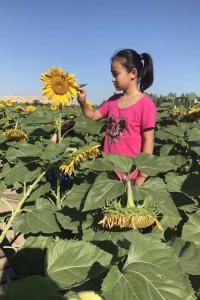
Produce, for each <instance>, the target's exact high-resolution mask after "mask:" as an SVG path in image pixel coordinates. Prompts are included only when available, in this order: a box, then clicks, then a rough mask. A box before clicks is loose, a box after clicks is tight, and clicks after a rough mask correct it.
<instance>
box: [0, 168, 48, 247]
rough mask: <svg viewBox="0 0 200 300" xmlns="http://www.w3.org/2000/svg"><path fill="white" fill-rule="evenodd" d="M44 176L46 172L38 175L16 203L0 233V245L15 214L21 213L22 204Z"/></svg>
mask: <svg viewBox="0 0 200 300" xmlns="http://www.w3.org/2000/svg"><path fill="white" fill-rule="evenodd" d="M45 174H46V172H42V173H41V174H40V176H39V177H38V178H37V179H36V180H35V181H34V182H33V184H31V185H30V186H29V188H28V190H27V192H26V193H25V194H24V196H23V197H22V199H21V200H20V201H19V202H18V205H17V207H16V209H15V211H14V212H13V213H12V215H11V217H10V219H9V221H8V223H7V224H6V226H5V228H4V230H3V231H2V233H1V235H0V244H1V243H2V241H3V240H4V238H5V236H6V233H7V231H8V230H9V229H10V227H11V226H12V222H13V220H14V219H15V217H16V216H17V214H18V213H19V212H20V211H21V207H22V205H23V204H24V202H25V201H26V199H27V198H28V197H29V196H30V194H31V192H32V190H33V189H34V188H35V187H36V185H37V184H38V183H39V182H40V180H41V179H42V177H43V176H44V175H45Z"/></svg>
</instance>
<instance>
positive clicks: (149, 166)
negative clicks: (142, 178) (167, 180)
mask: <svg viewBox="0 0 200 300" xmlns="http://www.w3.org/2000/svg"><path fill="white" fill-rule="evenodd" d="M135 161H136V165H137V168H138V169H139V170H140V171H142V172H144V173H147V174H148V175H150V176H156V175H157V174H159V173H165V172H168V171H170V170H174V168H175V166H174V164H173V163H171V162H170V161H169V159H166V157H156V156H154V155H151V154H147V153H140V154H138V155H137V156H136V157H135Z"/></svg>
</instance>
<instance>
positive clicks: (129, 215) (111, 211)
mask: <svg viewBox="0 0 200 300" xmlns="http://www.w3.org/2000/svg"><path fill="white" fill-rule="evenodd" d="M154 223H155V224H156V225H157V227H158V228H159V229H160V230H163V229H162V226H161V224H160V223H159V221H158V219H157V213H156V211H154V210H150V209H146V208H144V207H142V206H139V205H138V206H136V207H133V208H127V207H121V206H119V204H118V205H112V206H110V207H107V208H106V209H105V210H104V217H103V219H102V220H101V221H100V222H99V223H98V224H102V226H103V227H105V228H109V229H110V228H112V227H120V228H134V229H137V228H146V227H149V226H151V225H153V224H154Z"/></svg>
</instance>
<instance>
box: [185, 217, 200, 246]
mask: <svg viewBox="0 0 200 300" xmlns="http://www.w3.org/2000/svg"><path fill="white" fill-rule="evenodd" d="M182 238H183V239H184V240H185V241H191V242H194V243H195V244H197V245H199V246H200V212H198V213H195V214H193V215H191V216H190V217H189V220H188V221H187V222H186V223H185V224H184V226H183V231H182Z"/></svg>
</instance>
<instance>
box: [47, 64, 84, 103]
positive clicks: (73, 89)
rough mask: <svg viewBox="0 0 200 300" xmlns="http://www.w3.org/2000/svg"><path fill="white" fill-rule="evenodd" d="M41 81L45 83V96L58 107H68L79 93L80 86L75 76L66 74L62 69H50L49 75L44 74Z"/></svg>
mask: <svg viewBox="0 0 200 300" xmlns="http://www.w3.org/2000/svg"><path fill="white" fill-rule="evenodd" d="M41 80H42V81H43V82H44V83H45V86H44V87H43V94H44V95H45V96H47V97H48V99H50V100H51V101H52V104H54V105H57V106H67V105H68V104H69V102H70V101H71V100H72V99H73V97H74V96H76V95H77V93H78V88H79V85H78V83H77V82H76V79H75V75H74V74H71V73H68V72H64V70H63V69H62V68H60V67H58V68H57V67H53V68H50V71H49V73H47V72H46V73H43V74H42V75H41Z"/></svg>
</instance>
